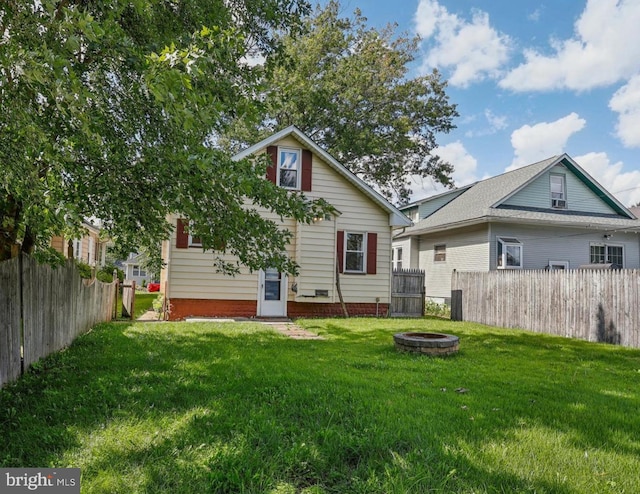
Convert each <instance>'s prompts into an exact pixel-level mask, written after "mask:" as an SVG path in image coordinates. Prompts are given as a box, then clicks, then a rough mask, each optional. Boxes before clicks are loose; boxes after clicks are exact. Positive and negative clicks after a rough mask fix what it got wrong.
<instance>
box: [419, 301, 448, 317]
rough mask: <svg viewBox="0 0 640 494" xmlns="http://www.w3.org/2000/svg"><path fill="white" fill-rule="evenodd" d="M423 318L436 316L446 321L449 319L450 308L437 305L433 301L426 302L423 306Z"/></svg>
mask: <svg viewBox="0 0 640 494" xmlns="http://www.w3.org/2000/svg"><path fill="white" fill-rule="evenodd" d="M424 314H425V316H437V317H444V318H447V319H450V318H451V307H449V306H448V305H447V304H439V303H438V302H434V301H433V300H427V301H426V302H425V304H424Z"/></svg>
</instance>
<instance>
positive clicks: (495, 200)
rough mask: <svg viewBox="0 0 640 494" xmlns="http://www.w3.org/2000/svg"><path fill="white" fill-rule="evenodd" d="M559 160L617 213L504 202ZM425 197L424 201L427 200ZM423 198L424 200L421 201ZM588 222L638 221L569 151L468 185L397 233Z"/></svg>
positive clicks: (606, 225)
mask: <svg viewBox="0 0 640 494" xmlns="http://www.w3.org/2000/svg"><path fill="white" fill-rule="evenodd" d="M559 164H562V165H564V166H565V167H567V169H568V170H570V171H571V172H573V174H574V175H575V176H576V177H577V178H578V179H579V180H580V181H582V182H583V183H584V184H585V186H586V187H588V188H589V189H590V190H592V191H593V192H594V193H595V194H596V195H597V196H598V197H599V198H600V199H601V200H602V201H603V202H605V203H606V204H607V205H608V206H609V207H611V209H613V211H615V212H616V214H610V215H609V214H602V213H600V214H597V213H589V212H582V211H573V210H562V211H559V210H552V209H540V208H525V207H518V206H507V205H505V204H504V203H505V202H506V201H507V200H508V199H509V198H511V197H513V196H514V195H515V194H517V193H518V192H520V191H521V190H522V189H524V188H525V187H526V186H527V185H529V184H531V183H532V182H533V181H534V180H536V179H537V178H538V177H540V176H541V175H542V174H544V173H545V172H547V171H548V170H550V169H551V168H553V167H554V166H556V165H559ZM431 199H432V198H428V199H426V200H425V201H429V200H431ZM422 202H424V201H422ZM490 221H492V222H499V221H502V222H509V221H511V222H513V221H517V222H520V223H530V224H554V225H558V226H574V227H575V226H582V227H586V226H591V227H594V228H599V229H610V228H616V227H618V228H634V229H635V228H639V227H640V221H638V220H637V219H636V217H635V216H634V215H633V213H631V212H630V211H629V210H628V209H627V208H626V207H624V206H623V205H622V204H621V203H620V202H619V201H618V200H617V199H616V198H615V197H613V196H612V195H611V194H610V193H609V192H608V191H607V190H606V189H605V188H604V187H602V186H601V185H600V184H599V183H598V182H596V180H594V179H593V178H592V177H591V176H590V175H589V174H588V173H587V172H586V171H584V170H583V169H582V168H581V167H580V166H579V165H578V164H577V163H576V162H575V161H574V160H573V159H572V158H571V157H570V156H569V155H567V154H563V155H559V156H553V157H551V158H547V159H546V160H543V161H539V162H537V163H533V164H531V165H528V166H523V167H522V168H518V169H516V170H512V171H510V172H507V173H503V174H502V175H497V176H495V177H492V178H488V179H486V180H482V181H480V182H476V183H474V184H472V185H470V186H467V188H466V190H464V192H463V193H461V194H460V195H458V196H457V197H455V198H454V199H452V200H451V201H449V202H447V203H446V204H444V205H443V206H442V207H441V208H439V209H437V210H436V211H434V212H433V213H432V214H431V215H430V216H427V217H426V218H424V219H423V220H421V221H419V222H418V223H417V224H416V225H415V226H413V227H411V228H407V229H406V230H405V231H404V232H403V233H402V234H401V235H399V237H400V236H407V235H415V234H421V233H427V232H436V231H442V230H449V229H452V228H458V227H463V226H468V225H473V224H478V223H485V222H490Z"/></svg>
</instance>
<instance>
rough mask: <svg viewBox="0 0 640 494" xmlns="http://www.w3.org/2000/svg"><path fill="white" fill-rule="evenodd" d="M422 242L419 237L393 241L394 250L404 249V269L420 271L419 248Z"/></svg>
mask: <svg viewBox="0 0 640 494" xmlns="http://www.w3.org/2000/svg"><path fill="white" fill-rule="evenodd" d="M419 243H420V241H419V239H418V237H409V238H403V239H400V240H394V241H393V248H394V249H402V268H403V269H419V266H418V262H419V259H420V250H419V248H418V245H419Z"/></svg>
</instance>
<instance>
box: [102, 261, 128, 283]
mask: <svg viewBox="0 0 640 494" xmlns="http://www.w3.org/2000/svg"><path fill="white" fill-rule="evenodd" d="M114 269H115V270H117V271H118V280H120V282H123V281H124V271H122V269H120V268H116V267H115V266H114V265H113V264H112V263H108V264H105V265H104V266H103V267H101V268H100V271H98V272H97V273H96V278H98V279H99V280H100V281H103V282H104V283H111V282H112V281H113V270H114Z"/></svg>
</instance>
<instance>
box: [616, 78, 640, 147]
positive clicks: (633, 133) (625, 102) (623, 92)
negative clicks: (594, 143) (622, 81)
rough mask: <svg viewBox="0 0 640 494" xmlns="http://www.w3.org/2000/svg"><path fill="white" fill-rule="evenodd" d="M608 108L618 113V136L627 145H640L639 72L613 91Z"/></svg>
mask: <svg viewBox="0 0 640 494" xmlns="http://www.w3.org/2000/svg"><path fill="white" fill-rule="evenodd" d="M609 108H611V109H612V110H613V111H615V112H617V113H619V116H618V125H616V134H617V136H618V138H619V139H620V140H621V141H622V143H623V144H624V145H625V146H627V147H640V74H638V75H636V76H635V77H632V78H631V79H630V80H629V82H628V83H627V84H626V85H625V86H623V87H621V88H620V89H618V90H617V91H616V92H615V94H614V95H613V97H612V98H611V100H610V101H609Z"/></svg>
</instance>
